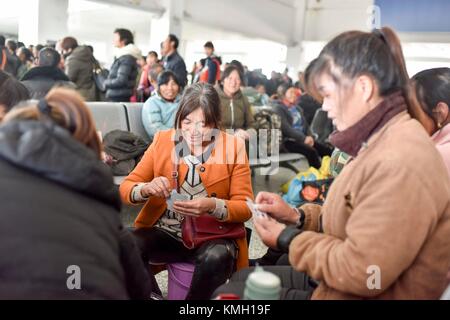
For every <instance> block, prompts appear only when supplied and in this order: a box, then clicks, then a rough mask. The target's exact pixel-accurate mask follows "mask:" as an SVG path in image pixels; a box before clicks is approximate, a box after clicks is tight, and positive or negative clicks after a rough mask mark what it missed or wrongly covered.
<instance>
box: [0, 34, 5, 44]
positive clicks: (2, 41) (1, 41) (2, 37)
mask: <svg viewBox="0 0 450 320" xmlns="http://www.w3.org/2000/svg"><path fill="white" fill-rule="evenodd" d="M5 40H6V39H5V37H4V36H2V35H0V46H4V45H5Z"/></svg>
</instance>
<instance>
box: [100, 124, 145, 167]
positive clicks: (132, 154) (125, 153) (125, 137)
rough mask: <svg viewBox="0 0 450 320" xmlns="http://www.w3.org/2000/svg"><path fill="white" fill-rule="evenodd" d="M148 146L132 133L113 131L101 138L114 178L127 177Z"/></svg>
mask: <svg viewBox="0 0 450 320" xmlns="http://www.w3.org/2000/svg"><path fill="white" fill-rule="evenodd" d="M148 146H149V144H148V143H146V142H145V141H144V140H143V139H142V138H141V137H139V136H137V135H135V134H134V133H132V132H128V131H123V130H113V131H110V132H108V133H107V134H106V135H105V137H104V138H103V147H104V149H105V153H106V154H107V156H109V157H108V158H110V166H111V169H112V172H113V174H114V175H115V176H125V175H128V174H129V173H130V172H131V171H132V170H133V169H134V167H135V166H136V165H137V164H138V162H139V161H140V160H141V158H142V156H143V155H144V152H145V151H146V150H147V148H148Z"/></svg>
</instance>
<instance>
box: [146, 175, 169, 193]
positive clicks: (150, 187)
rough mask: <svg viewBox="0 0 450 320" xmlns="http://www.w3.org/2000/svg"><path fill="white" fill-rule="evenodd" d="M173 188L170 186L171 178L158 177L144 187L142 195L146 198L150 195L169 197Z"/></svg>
mask: <svg viewBox="0 0 450 320" xmlns="http://www.w3.org/2000/svg"><path fill="white" fill-rule="evenodd" d="M171 190H172V187H171V186H170V182H169V179H167V178H166V177H156V178H154V179H153V180H152V181H151V182H149V183H146V184H145V185H144V186H143V187H142V189H141V195H142V196H143V197H144V198H147V197H149V196H154V197H160V198H168V197H170V191H171Z"/></svg>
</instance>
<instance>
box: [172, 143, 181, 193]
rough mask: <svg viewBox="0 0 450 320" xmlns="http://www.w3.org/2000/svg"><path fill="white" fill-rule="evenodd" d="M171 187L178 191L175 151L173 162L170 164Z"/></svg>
mask: <svg viewBox="0 0 450 320" xmlns="http://www.w3.org/2000/svg"><path fill="white" fill-rule="evenodd" d="M175 150H176V148H175ZM172 189H174V190H176V191H177V192H180V186H179V185H178V156H177V154H176V152H175V162H174V163H173V165H172Z"/></svg>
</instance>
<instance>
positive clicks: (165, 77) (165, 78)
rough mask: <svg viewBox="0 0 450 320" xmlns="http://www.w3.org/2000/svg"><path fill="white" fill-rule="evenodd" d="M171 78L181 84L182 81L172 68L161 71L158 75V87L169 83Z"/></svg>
mask: <svg viewBox="0 0 450 320" xmlns="http://www.w3.org/2000/svg"><path fill="white" fill-rule="evenodd" d="M170 80H173V81H175V83H176V84H177V85H178V86H179V87H181V86H180V82H179V81H178V79H177V76H176V75H175V73H173V72H172V71H170V70H165V71H163V72H161V73H160V74H159V76H158V87H160V86H162V85H165V84H168V83H169V81H170Z"/></svg>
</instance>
